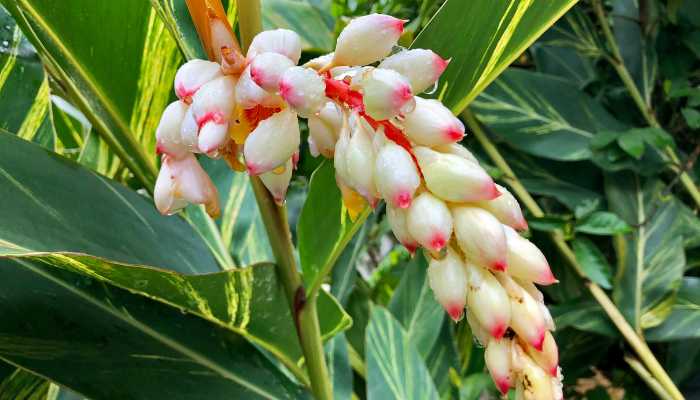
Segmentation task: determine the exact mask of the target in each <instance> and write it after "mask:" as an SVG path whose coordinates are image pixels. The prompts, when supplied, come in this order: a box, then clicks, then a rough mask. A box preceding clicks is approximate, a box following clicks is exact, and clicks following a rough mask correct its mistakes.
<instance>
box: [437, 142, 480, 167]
mask: <svg viewBox="0 0 700 400" xmlns="http://www.w3.org/2000/svg"><path fill="white" fill-rule="evenodd" d="M433 150H437V151H439V152H440V153H446V154H452V155H455V156H459V157H462V158H463V159H465V160H467V161H469V162H471V163H474V164H476V165H479V160H477V159H476V157H474V154H472V152H471V151H469V150H467V148H466V147H464V146H462V145H461V144H459V143H450V144H444V145H440V146H435V147H433Z"/></svg>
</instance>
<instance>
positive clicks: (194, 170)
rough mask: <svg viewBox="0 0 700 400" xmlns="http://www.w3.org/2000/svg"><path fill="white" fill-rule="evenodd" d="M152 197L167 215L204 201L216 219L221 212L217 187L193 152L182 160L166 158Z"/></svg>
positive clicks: (210, 213) (160, 209) (208, 211)
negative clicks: (190, 204)
mask: <svg viewBox="0 0 700 400" xmlns="http://www.w3.org/2000/svg"><path fill="white" fill-rule="evenodd" d="M153 199H154V200H155V204H156V208H157V209H158V211H160V213H161V214H164V215H171V214H174V213H176V212H178V211H180V210H181V209H183V208H185V206H187V204H189V203H192V204H204V205H205V207H206V210H207V213H208V214H209V215H210V216H212V217H213V218H216V217H218V216H219V213H220V208H219V196H218V192H217V190H216V186H214V183H213V182H212V181H211V179H210V178H209V176H208V175H207V173H206V172H204V170H203V169H202V167H201V166H200V165H199V163H198V162H197V158H196V157H195V156H194V155H193V154H191V153H190V154H187V155H186V156H184V157H182V158H180V159H175V158H172V157H168V156H164V157H163V163H162V165H161V169H160V173H159V174H158V179H157V180H156V186H155V189H154V190H153Z"/></svg>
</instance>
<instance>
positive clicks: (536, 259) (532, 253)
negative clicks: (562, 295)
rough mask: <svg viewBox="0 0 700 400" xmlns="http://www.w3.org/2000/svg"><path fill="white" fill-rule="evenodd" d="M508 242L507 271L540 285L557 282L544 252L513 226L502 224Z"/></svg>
mask: <svg viewBox="0 0 700 400" xmlns="http://www.w3.org/2000/svg"><path fill="white" fill-rule="evenodd" d="M503 229H504V230H505V233H506V240H507V242H508V257H507V261H508V273H509V274H511V275H513V276H514V277H517V278H520V279H522V280H525V281H530V282H535V283H537V284H540V285H551V284H553V283H556V282H557V279H556V278H555V277H554V275H553V274H552V270H551V269H550V268H549V263H547V259H546V258H545V257H544V254H542V252H541V251H540V249H538V248H537V246H535V245H534V244H533V243H532V242H530V241H529V240H527V239H525V238H524V237H522V236H520V235H518V233H517V232H516V231H515V230H513V228H511V227H509V226H506V225H504V226H503Z"/></svg>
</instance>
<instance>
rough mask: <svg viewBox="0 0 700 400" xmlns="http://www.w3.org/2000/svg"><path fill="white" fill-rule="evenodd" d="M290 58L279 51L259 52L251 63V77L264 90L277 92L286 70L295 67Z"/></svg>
mask: <svg viewBox="0 0 700 400" xmlns="http://www.w3.org/2000/svg"><path fill="white" fill-rule="evenodd" d="M293 66H294V63H292V60H290V59H289V58H287V57H285V56H283V55H282V54H279V53H262V54H258V56H257V57H255V58H254V59H253V62H251V63H250V77H251V78H253V82H255V83H256V84H257V85H258V86H260V87H261V88H263V89H264V90H266V91H268V92H272V93H276V92H277V90H278V89H279V84H280V79H281V78H282V74H283V73H284V71H286V70H288V69H289V68H291V67H293Z"/></svg>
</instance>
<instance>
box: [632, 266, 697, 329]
mask: <svg viewBox="0 0 700 400" xmlns="http://www.w3.org/2000/svg"><path fill="white" fill-rule="evenodd" d="M645 336H646V338H647V339H648V340H649V341H654V342H665V341H671V340H683V339H696V338H698V337H700V278H698V277H694V276H686V277H684V278H683V281H682V282H681V287H680V289H679V290H678V294H677V296H676V298H675V304H673V305H672V306H671V307H670V310H669V312H668V314H667V316H666V319H665V320H664V321H663V323H661V324H660V325H659V326H656V327H654V328H651V329H649V330H647V331H646V332H645Z"/></svg>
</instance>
